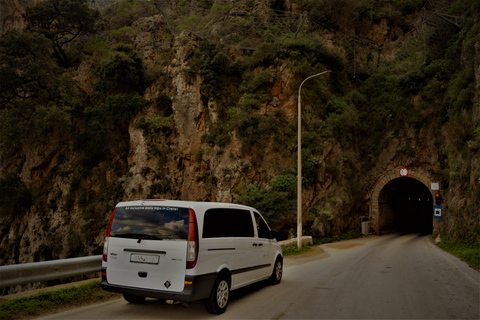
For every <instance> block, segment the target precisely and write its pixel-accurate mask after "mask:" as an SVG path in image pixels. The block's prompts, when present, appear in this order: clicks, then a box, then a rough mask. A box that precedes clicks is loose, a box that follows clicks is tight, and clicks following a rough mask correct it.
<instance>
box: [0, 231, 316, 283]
mask: <svg viewBox="0 0 480 320" xmlns="http://www.w3.org/2000/svg"><path fill="white" fill-rule="evenodd" d="M296 241H297V239H296V238H294V239H290V240H285V241H279V242H278V243H279V244H280V245H281V246H289V245H294V244H295V243H296ZM302 242H303V244H305V245H306V244H308V243H311V242H312V237H311V236H303V237H302ZM101 268H102V255H97V256H90V257H80V258H70V259H61V260H51V261H42V262H32V263H22V264H14V265H9V266H0V288H6V287H13V286H17V285H20V284H27V283H33V282H41V281H48V280H58V279H64V278H69V277H74V276H80V275H84V274H89V273H94V272H100V271H101Z"/></svg>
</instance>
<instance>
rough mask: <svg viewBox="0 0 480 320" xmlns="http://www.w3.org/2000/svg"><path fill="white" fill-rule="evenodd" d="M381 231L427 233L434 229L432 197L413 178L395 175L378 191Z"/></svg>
mask: <svg viewBox="0 0 480 320" xmlns="http://www.w3.org/2000/svg"><path fill="white" fill-rule="evenodd" d="M379 211H380V212H379V215H380V220H381V222H380V226H379V227H380V231H381V232H382V233H383V232H405V233H426V234H432V231H433V197H432V194H431V193H430V190H429V189H428V188H427V187H426V186H425V185H424V184H423V183H422V182H420V181H418V180H416V179H413V178H407V177H402V178H397V179H393V180H391V181H390V182H388V183H387V184H385V186H384V187H383V188H382V190H381V191H380V195H379Z"/></svg>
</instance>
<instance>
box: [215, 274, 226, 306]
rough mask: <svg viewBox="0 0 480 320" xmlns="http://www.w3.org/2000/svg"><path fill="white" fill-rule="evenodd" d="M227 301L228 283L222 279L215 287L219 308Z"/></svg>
mask: <svg viewBox="0 0 480 320" xmlns="http://www.w3.org/2000/svg"><path fill="white" fill-rule="evenodd" d="M227 303H228V283H227V282H226V281H225V280H222V281H221V282H220V283H219V284H218V287H217V304H218V306H219V307H220V308H225V306H226V305H227Z"/></svg>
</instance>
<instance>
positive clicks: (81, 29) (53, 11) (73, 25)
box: [25, 0, 100, 68]
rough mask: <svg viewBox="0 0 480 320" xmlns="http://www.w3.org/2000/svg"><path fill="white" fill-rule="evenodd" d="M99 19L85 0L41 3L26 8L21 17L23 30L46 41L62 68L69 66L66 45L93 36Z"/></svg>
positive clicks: (54, 0) (53, 0)
mask: <svg viewBox="0 0 480 320" xmlns="http://www.w3.org/2000/svg"><path fill="white" fill-rule="evenodd" d="M99 17H100V14H99V12H98V11H97V10H93V9H90V8H89V7H88V5H87V1H86V0H80V1H57V0H47V1H42V2H41V3H38V4H37V5H35V6H32V7H27V12H26V14H25V20H26V22H27V29H28V30H31V31H35V32H38V33H39V34H42V35H44V36H45V37H46V38H47V39H49V40H50V42H51V47H52V49H53V52H54V53H55V57H56V58H57V60H58V62H59V64H60V65H61V66H62V67H65V68H68V67H71V66H72V65H71V62H70V61H71V58H70V57H68V55H67V51H66V49H65V48H66V46H67V45H68V44H69V43H71V42H72V41H75V40H76V39H77V38H80V37H82V36H84V35H91V34H94V33H95V32H96V22H97V20H98V18H99Z"/></svg>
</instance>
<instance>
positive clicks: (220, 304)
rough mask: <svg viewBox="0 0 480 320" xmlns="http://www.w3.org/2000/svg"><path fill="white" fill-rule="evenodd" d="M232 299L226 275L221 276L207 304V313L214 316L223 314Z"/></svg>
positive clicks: (216, 281)
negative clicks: (229, 299)
mask: <svg viewBox="0 0 480 320" xmlns="http://www.w3.org/2000/svg"><path fill="white" fill-rule="evenodd" d="M229 297H230V282H229V280H228V278H227V277H226V276H225V275H220V276H219V277H218V278H217V280H215V284H214V285H213V288H212V292H211V293H210V297H209V298H208V299H207V301H206V302H205V307H206V308H207V311H208V312H210V313H213V314H222V313H224V312H225V310H227V306H228V298H229Z"/></svg>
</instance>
